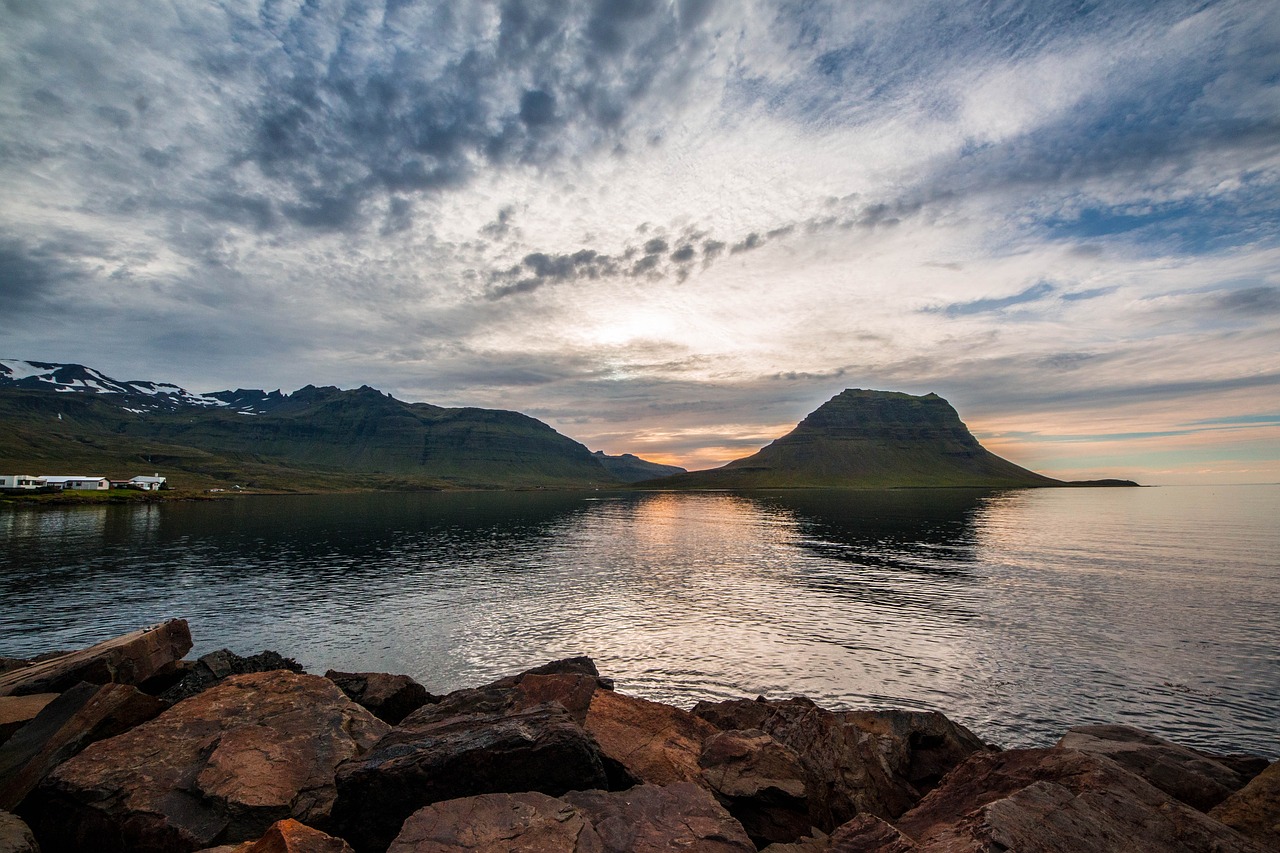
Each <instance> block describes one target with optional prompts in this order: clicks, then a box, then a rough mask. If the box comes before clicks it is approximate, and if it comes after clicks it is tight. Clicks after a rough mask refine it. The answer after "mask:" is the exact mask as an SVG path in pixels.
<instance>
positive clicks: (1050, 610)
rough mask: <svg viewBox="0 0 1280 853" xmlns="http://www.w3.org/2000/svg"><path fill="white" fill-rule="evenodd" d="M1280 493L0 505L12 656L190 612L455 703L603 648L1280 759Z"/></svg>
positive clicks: (968, 713) (643, 680) (714, 687)
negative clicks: (1133, 728) (489, 684)
mask: <svg viewBox="0 0 1280 853" xmlns="http://www.w3.org/2000/svg"><path fill="white" fill-rule="evenodd" d="M1277 518H1280V487H1277V486H1234V487H1225V486H1224V487H1169V488H1156V489H1040V490H1022V491H1004V492H991V491H980V490H961V489H948V490H903V491H891V492H839V491H790V492H786V491H778V492H759V493H752V494H749V495H734V494H729V493H620V494H615V493H603V492H596V493H561V492H523V493H445V494H366V495H329V496H298V497H254V498H242V499H238V500H232V501H223V502H213V503H187V504H180V503H173V504H160V505H149V506H118V507H70V508H66V509H41V510H31V509H11V510H0V654H4V655H11V656H29V655H33V654H36V653H39V652H44V651H48V650H50V649H57V648H72V647H78V646H82V645H86V644H89V643H91V642H94V641H96V640H99V639H103V638H106V637H108V636H111V635H114V634H117V633H122V632H124V631H127V630H131V629H133V628H135V627H137V626H141V625H144V624H149V623H153V622H156V621H159V620H161V619H163V618H165V617H169V616H182V617H186V618H187V619H189V620H190V622H191V628H192V632H193V634H194V635H195V638H196V648H195V650H194V652H193V653H194V654H202V653H205V652H208V651H212V650H214V649H216V648H220V647H224V646H225V647H229V648H231V649H232V650H233V651H237V652H239V653H241V654H249V653H252V652H256V651H259V650H261V649H263V648H272V649H276V650H278V651H280V652H282V653H285V654H289V655H292V656H294V657H297V658H298V659H299V660H300V661H301V662H302V663H303V664H304V665H306V666H307V668H308V670H310V671H313V672H323V671H324V670H325V669H326V668H330V667H332V668H336V669H344V670H377V671H390V672H406V673H409V674H411V675H413V676H415V677H416V678H418V680H420V681H421V682H422V683H423V684H425V685H426V687H427V688H428V689H429V690H431V691H434V692H437V693H440V692H444V691H447V690H451V689H454V688H457V687H461V686H465V685H471V684H478V683H482V682H484V681H487V680H490V679H492V678H493V677H496V676H498V675H502V674H506V673H510V672H514V671H517V670H520V669H523V668H527V667H529V666H533V665H536V664H538V663H542V662H544V661H546V660H550V659H553V658H557V657H564V656H567V655H573V654H589V655H591V656H592V657H593V658H595V660H596V661H597V663H598V664H599V666H600V669H601V671H602V672H604V673H605V674H607V675H611V676H613V677H615V678H616V679H617V681H618V686H619V689H621V690H624V691H627V692H630V693H634V694H638V695H642V696H646V697H649V698H652V699H657V700H661V701H667V702H672V703H675V704H678V705H682V706H689V705H691V704H692V703H693V702H695V701H696V700H698V699H717V698H727V697H739V696H755V695H757V694H765V695H768V696H771V697H786V696H791V695H807V696H809V697H811V698H813V699H814V700H816V701H817V702H819V703H820V704H823V705H826V706H828V707H865V706H880V707H905V708H935V709H938V710H941V711H943V712H945V713H946V714H948V716H950V717H952V718H953V719H956V720H958V721H960V722H963V723H965V724H966V725H968V726H970V727H971V728H973V729H974V730H975V731H977V732H978V733H979V734H980V735H981V736H983V737H985V738H987V739H988V740H990V741H993V742H996V743H999V744H1002V745H1006V746H1015V745H1037V744H1038V745H1047V744H1050V743H1052V742H1053V741H1054V740H1056V739H1057V737H1058V736H1060V735H1061V733H1062V732H1063V730H1064V729H1065V728H1066V727H1067V726H1069V725H1073V724H1080V723H1092V722H1124V723H1131V724H1134V725H1138V726H1141V727H1143V728H1146V729H1148V730H1150V731H1153V732H1156V733H1158V734H1161V735H1163V736H1166V737H1169V738H1172V739H1175V740H1178V741H1180V742H1184V743H1188V744H1191V745H1196V746H1201V747H1205V748H1210V749H1218V750H1231V751H1251V752H1254V753H1262V754H1265V755H1269V756H1273V757H1274V756H1276V755H1280V733H1278V730H1280V645H1278V643H1277V636H1278V630H1277V629H1278V628H1280V526H1278V525H1277V523H1276V519H1277Z"/></svg>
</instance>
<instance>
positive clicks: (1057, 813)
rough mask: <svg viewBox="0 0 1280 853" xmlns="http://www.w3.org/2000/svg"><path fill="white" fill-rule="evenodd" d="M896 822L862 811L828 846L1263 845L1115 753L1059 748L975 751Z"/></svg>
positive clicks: (1046, 852)
mask: <svg viewBox="0 0 1280 853" xmlns="http://www.w3.org/2000/svg"><path fill="white" fill-rule="evenodd" d="M895 827H896V829H897V833H896V834H890V833H886V832H884V831H883V829H882V828H879V827H876V826H873V825H870V822H869V821H868V819H867V818H866V817H861V818H859V819H858V820H857V822H855V823H854V824H853V825H852V826H851V827H849V828H848V829H846V828H844V827H842V828H841V830H840V831H837V832H836V833H835V834H834V835H833V836H832V844H831V848H830V850H831V853H837V851H838V853H891V851H892V853H903V851H904V850H911V851H916V853H987V851H991V850H1018V851H1039V853H1078V851H1081V850H1088V851H1091V853H1130V851H1135V850H1141V851H1144V853H1263V848H1262V847H1260V846H1258V845H1257V844H1256V843H1254V842H1253V841H1250V840H1249V839H1247V838H1245V837H1244V836H1243V835H1240V834H1239V833H1238V832H1236V831H1235V830H1233V829H1231V828H1229V827H1227V826H1224V825H1223V824H1221V823H1219V822H1218V821H1215V820H1213V819H1211V818H1209V817H1207V816H1206V815H1204V814H1202V813H1201V812H1198V811H1196V810H1195V809H1193V808H1191V807H1190V806H1187V805H1185V804H1184V803H1181V802H1179V801H1178V800H1175V799H1174V798H1172V797H1170V796H1169V795H1168V794H1166V793H1165V792H1164V791H1161V790H1160V789H1158V788H1156V787H1154V786H1153V785H1151V784H1150V783H1148V782H1146V781H1145V780H1143V779H1141V778H1140V777H1138V776H1136V775H1135V774H1133V773H1130V772H1129V771H1128V770H1125V769H1124V768H1123V767H1121V766H1120V765H1119V764H1117V763H1115V762H1114V761H1111V760H1110V759H1108V758H1104V757H1101V756H1096V755H1090V754H1088V753H1083V752H1077V751H1075V750H1068V749H1059V748H1054V749H1017V750H1009V751H1007V752H999V753H986V752H980V753H975V754H973V755H971V756H970V757H969V758H968V759H967V760H966V761H965V762H964V763H963V764H961V765H960V766H959V767H957V768H956V769H955V770H953V771H952V772H951V773H949V774H948V775H947V777H946V778H945V779H944V780H943V781H942V784H941V785H939V786H938V787H937V788H936V789H934V790H933V791H932V792H931V793H930V794H929V795H928V796H927V797H925V798H924V800H923V801H921V803H920V805H918V806H917V807H916V808H914V809H912V810H911V811H909V812H907V813H906V814H904V815H902V817H901V818H900V819H898V820H897V821H896V823H895ZM908 841H910V842H912V844H911V845H910V846H904V845H906V844H907V842H908Z"/></svg>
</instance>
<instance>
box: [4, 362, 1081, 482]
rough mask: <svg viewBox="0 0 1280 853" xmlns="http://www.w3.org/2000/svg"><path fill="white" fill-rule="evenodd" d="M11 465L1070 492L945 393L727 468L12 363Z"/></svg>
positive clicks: (415, 478)
mask: <svg viewBox="0 0 1280 853" xmlns="http://www.w3.org/2000/svg"><path fill="white" fill-rule="evenodd" d="M0 468H3V469H9V473H30V474H54V473H67V472H71V473H78V474H94V475H106V476H117V475H123V474H133V473H137V472H138V471H142V470H143V469H145V471H146V472H151V471H153V470H157V471H162V472H164V473H165V474H166V475H167V476H168V477H169V479H170V481H171V482H173V483H175V484H177V485H187V486H190V487H195V488H203V487H212V486H221V487H227V486H228V485H231V484H235V485H241V486H249V487H258V488H268V489H281V490H311V489H335V488H353V489H366V488H373V489H435V488H571V487H589V488H603V487H619V486H622V485H625V484H633V483H634V484H640V487H642V488H663V489H754V488H799V487H823V488H894V487H910V486H980V487H1029V486H1057V485H1065V484H1064V483H1062V482H1060V481H1058V480H1054V479H1052V478H1049V477H1045V476H1042V475H1040V474H1036V473H1034V472H1032V471H1028V470H1027V469H1025V468H1021V467H1019V466H1017V465H1015V464H1013V463H1012V462H1009V461H1007V460H1005V459H1001V458H1000V457H999V456H996V455H995V454H993V453H991V452H989V451H987V450H986V449H985V448H983V447H982V445H980V444H979V443H978V441H977V439H976V438H974V437H973V435H972V434H971V433H970V432H969V430H968V429H967V428H966V427H965V425H964V424H963V423H962V422H961V421H960V417H959V415H958V414H957V413H956V411H955V409H953V408H952V407H951V405H950V404H949V403H947V401H946V400H943V399H942V398H941V397H939V396H937V395H936V394H928V395H925V396H923V397H914V396H911V395H909V394H900V393H896V392H891V391H863V390H848V391H844V392H843V393H841V394H838V395H837V396H836V397H834V398H833V399H831V400H830V401H828V402H827V403H824V404H823V405H822V406H821V407H819V408H818V409H817V410H816V411H814V412H813V413H812V414H810V415H809V416H808V417H806V418H805V419H804V420H803V421H801V423H800V424H799V425H798V426H797V427H796V428H795V429H794V430H792V431H791V432H790V433H788V434H787V435H785V436H783V437H782V438H779V439H778V440H776V441H774V442H773V443H772V444H770V445H768V446H767V447H765V448H763V449H761V450H760V451H759V452H757V453H755V454H753V455H751V456H748V457H746V458H744V459H738V460H735V461H733V462H730V463H729V464H727V465H725V466H724V467H722V468H716V469H713V470H709V471H695V472H687V471H685V470H684V469H683V468H678V467H676V466H671V465H659V464H656V463H653V462H648V461H645V460H643V459H640V458H638V457H636V456H633V455H631V454H629V453H628V454H623V455H621V456H608V455H605V454H604V453H601V452H598V451H597V452H596V453H592V452H591V451H590V450H588V449H587V448H586V447H584V446H583V445H581V444H579V443H578V442H576V441H574V440H572V439H570V438H567V437H565V436H563V435H561V434H560V433H558V432H556V431H555V430H554V429H552V428H551V427H550V426H548V425H546V424H544V423H542V422H541V421H538V420H536V419H534V418H531V417H529V416H527V415H522V414H520V413H519V412H509V411H500V410H493V409H477V408H456V409H449V408H442V407H440V406H433V405H431V404H429V403H406V402H403V401H401V400H397V399H395V398H394V397H391V396H390V395H388V394H384V393H382V392H380V391H377V390H375V389H373V388H370V387H368V386H364V387H361V388H357V389H354V390H346V391H344V390H340V389H338V388H335V387H331V386H328V387H316V386H314V385H308V386H306V387H304V388H300V389H298V390H297V391H294V392H293V393H290V394H285V393H281V392H280V391H270V392H267V391H261V390H246V389H237V390H235V391H216V392H212V393H207V394H194V393H192V392H190V391H187V390H186V389H184V388H181V387H179V386H177V385H172V384H168V383H159V382H149V381H136V380H131V381H120V380H117V379H112V378H111V377H109V376H106V375H105V374H103V373H101V372H99V371H97V370H94V369H92V368H89V367H85V366H84V365H79V364H56V363H49V362H32V361H17V360H9V359H6V360H0Z"/></svg>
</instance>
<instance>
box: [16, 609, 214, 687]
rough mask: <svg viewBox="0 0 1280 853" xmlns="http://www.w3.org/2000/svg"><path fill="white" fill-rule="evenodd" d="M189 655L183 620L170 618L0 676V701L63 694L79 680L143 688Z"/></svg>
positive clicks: (188, 630)
mask: <svg viewBox="0 0 1280 853" xmlns="http://www.w3.org/2000/svg"><path fill="white" fill-rule="evenodd" d="M189 651H191V629H190V628H188V627H187V620H185V619H170V620H169V621H168V622H163V623H161V624H159V625H154V626H152V627H150V628H143V629H142V630H141V631H134V632H133V633H131V634H125V635H124V636H121V637H115V638H114V639H110V640H105V641H103V642H101V643H98V644H97V645H94V646H90V647H89V648H87V649H80V650H79V651H75V652H65V653H62V654H57V655H53V656H51V657H48V658H44V659H40V660H38V661H36V662H33V663H31V664H30V665H29V666H24V667H20V668H18V669H14V670H11V671H10V672H6V673H4V674H3V675H0V696H25V695H28V694H31V693H61V692H62V691H64V690H67V689H69V688H71V687H73V686H75V685H76V684H77V683H79V682H81V681H88V682H91V683H93V684H106V683H108V682H116V683H119V684H134V685H137V684H141V683H142V682H144V681H146V680H147V679H149V678H152V677H153V676H155V675H157V674H159V673H161V672H164V671H165V670H166V669H167V668H171V667H173V666H174V663H175V662H176V661H179V660H181V659H182V657H183V655H185V654H186V653H187V652H189Z"/></svg>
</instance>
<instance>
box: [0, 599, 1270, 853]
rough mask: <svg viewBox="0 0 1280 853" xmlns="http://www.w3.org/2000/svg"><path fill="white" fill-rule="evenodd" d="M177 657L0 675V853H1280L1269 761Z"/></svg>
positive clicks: (16, 665)
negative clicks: (1038, 742)
mask: <svg viewBox="0 0 1280 853" xmlns="http://www.w3.org/2000/svg"><path fill="white" fill-rule="evenodd" d="M191 646H192V642H191V635H190V632H189V630H188V627H187V624H186V622H185V621H183V620H172V621H169V622H165V623H163V624H161V625H157V626H154V627H152V628H147V629H144V630H140V631H136V632H134V633H132V634H128V635H125V636H123V637H117V638H115V639H112V640H108V641H106V642H103V643H99V644H98V645H96V646H92V647H90V648H88V649H82V650H79V651H75V652H67V653H59V654H53V655H45V656H41V657H40V658H37V659H35V660H30V661H28V660H16V659H10V658H0V853H18V851H36V850H42V851H44V853H64V851H68V852H69V851H101V853H124V851H130V853H161V851H164V853H168V851H175V853H192V851H206V853H211V852H212V851H218V853H231V851H235V853H342V851H354V853H374V851H377V853H381V851H393V853H444V851H477V853H499V851H530V853H537V852H539V851H548V853H560V851H563V853H622V851H637V853H649V851H655V853H656V851H687V852H688V853H737V851H742V853H748V851H768V853H979V851H983V853H986V851H1003V850H1014V851H1149V852H1150V853H1163V851H1204V853H1209V851H1213V853H1232V852H1233V851H1240V853H1264V851H1274V850H1277V849H1280V763H1268V761H1267V760H1266V759H1264V758H1258V757H1252V756H1239V755H1210V754H1206V753H1204V752H1200V751H1197V750H1194V749H1191V748H1188V747H1185V746H1180V745H1177V744H1174V743H1170V742H1168V741H1165V740H1162V739H1160V738H1158V737H1155V736H1153V735H1151V734H1148V733H1146V732H1143V731H1140V730H1138V729H1135V728H1132V727H1128V726H1122V725H1106V726H1079V727H1075V728H1072V729H1070V730H1068V731H1067V732H1065V733H1064V735H1063V737H1062V739H1061V740H1060V741H1059V742H1058V743H1057V745H1055V746H1053V747H1051V748H1043V749H1010V750H1002V749H1000V748H999V747H997V746H994V745H990V744H986V743H983V742H982V740H980V739H979V738H978V737H976V736H975V735H974V734H973V733H972V732H970V731H969V730H968V729H966V728H964V727H963V726H961V725H957V724H956V723H953V722H951V721H950V720H948V719H947V718H946V717H944V716H943V715H942V714H939V713H936V712H921V711H878V710H877V711H840V710H830V709H825V708H821V707H818V706H817V705H815V704H814V703H813V702H811V701H809V700H807V699H803V698H790V699H781V700H780V699H765V698H763V697H759V698H755V699H750V698H744V699H739V700H732V701H726V702H717V703H707V702H703V703H699V704H698V705H697V706H696V707H694V708H693V709H692V710H682V709H679V708H675V707H671V706H668V705H662V704H658V703H655V702H650V701H647V700H644V699H640V698H637V697H632V696H627V695H625V694H624V693H620V692H618V691H616V690H614V685H613V682H612V681H611V680H610V679H609V678H607V677H603V676H601V675H600V673H599V672H598V671H597V669H596V666H595V664H594V663H593V662H592V661H591V660H590V659H589V658H585V657H582V658H572V659H568V660H562V661H555V662H553V663H549V664H545V665H543V666H538V667H535V668H533V669H530V670H528V671H526V672H523V673H520V674H517V675H511V676H508V677H506V678H502V679H499V680H498V681H495V682H493V683H492V684H487V685H483V686H479V687H474V688H469V689H464V690H458V691H455V692H453V693H450V694H448V695H445V696H434V695H432V694H430V693H428V692H427V690H426V689H425V688H424V687H423V686H422V685H419V684H417V683H415V682H414V681H413V680H412V679H410V678H408V677H407V676H403V675H392V674H384V673H341V672H334V671H330V672H327V673H326V674H325V675H323V676H319V675H308V674H306V673H304V672H302V668H301V667H300V666H298V665H297V664H296V663H295V662H294V661H292V660H290V659H288V658H285V657H282V656H281V655H279V654H276V653H274V652H262V653H260V654H257V655H253V656H251V657H241V656H239V655H236V654H233V653H231V652H229V651H225V650H224V651H219V652H214V653H212V654H209V655H205V656H204V657H202V658H200V659H198V660H194V661H191V660H185V659H184V658H185V656H186V654H187V653H188V652H189V651H190V649H191Z"/></svg>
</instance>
